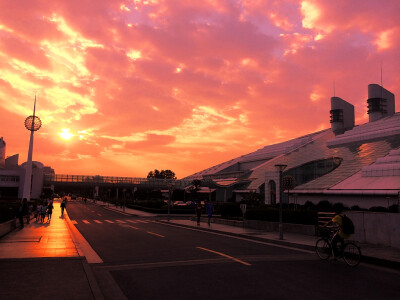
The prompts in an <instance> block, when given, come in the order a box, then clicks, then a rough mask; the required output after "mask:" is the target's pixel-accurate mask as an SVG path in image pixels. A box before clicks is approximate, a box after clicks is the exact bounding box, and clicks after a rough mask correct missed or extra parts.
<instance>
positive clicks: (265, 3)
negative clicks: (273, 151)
mask: <svg viewBox="0 0 400 300" xmlns="http://www.w3.org/2000/svg"><path fill="white" fill-rule="evenodd" d="M399 16H400V1H399V0H386V1H380V0H347V1H346V0H335V1H332V0H307V1H301V0H242V1H239V0H232V1H229V0H201V1H197V0H196V1H189V0H130V1H128V0H126V1H124V0H118V1H115V0H96V1H94V0H79V1H77V0H64V1H60V0H51V1H47V0H46V1H45V0H43V1H35V0H25V1H23V0H12V1H10V0H0V137H1V136H3V137H4V140H5V141H6V143H7V149H6V155H7V156H10V155H13V154H16V153H19V155H20V158H19V163H23V162H24V161H26V159H27V152H28V144H29V131H27V130H26V129H25V127H24V120H25V118H26V117H27V116H29V115H31V114H32V110H33V101H34V97H35V94H36V97H37V107H36V113H37V115H38V116H39V117H40V118H41V120H42V122H43V125H42V128H41V129H40V130H39V131H37V132H36V134H35V141H34V142H35V145H34V153H33V159H34V160H36V161H40V162H42V163H44V164H45V165H48V166H51V167H52V168H54V169H55V172H56V173H57V174H82V175H96V174H99V175H109V176H128V177H146V175H147V173H148V172H149V171H150V170H154V169H171V170H172V171H174V172H175V173H176V175H177V177H178V178H182V177H185V176H188V175H190V174H193V173H195V172H198V171H201V170H203V169H205V168H208V167H210V166H212V165H215V164H218V163H221V162H224V161H226V160H230V159H232V158H235V157H237V156H240V155H243V154H247V153H249V152H252V151H255V150H257V149H259V148H262V147H264V146H266V145H269V144H274V143H278V142H282V141H285V140H288V139H291V138H295V137H298V136H301V135H305V134H308V133H311V132H314V131H317V130H321V129H325V128H328V127H330V123H329V110H330V97H332V96H333V86H334V85H335V90H336V96H338V97H341V98H343V99H345V100H347V101H349V102H350V103H352V104H353V105H355V113H356V124H362V123H365V122H367V120H368V115H367V113H366V111H367V104H366V99H367V92H368V91H367V87H368V84H370V83H378V84H380V82H381V65H382V69H383V86H384V87H385V88H387V89H388V90H390V91H391V92H392V93H394V94H395V96H396V97H397V98H398V97H400V18H399ZM334 82H335V84H334ZM396 102H397V106H399V103H398V101H396ZM396 111H399V108H398V107H397V108H396Z"/></svg>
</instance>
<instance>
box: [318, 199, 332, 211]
mask: <svg viewBox="0 0 400 300" xmlns="http://www.w3.org/2000/svg"><path fill="white" fill-rule="evenodd" d="M317 210H318V211H333V208H332V204H331V203H330V202H329V201H328V200H322V201H320V202H318V204H317Z"/></svg>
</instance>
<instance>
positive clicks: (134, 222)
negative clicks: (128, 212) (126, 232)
mask: <svg viewBox="0 0 400 300" xmlns="http://www.w3.org/2000/svg"><path fill="white" fill-rule="evenodd" d="M127 221H128V222H131V223H133V224H136V223H137V222H136V221H132V220H127Z"/></svg>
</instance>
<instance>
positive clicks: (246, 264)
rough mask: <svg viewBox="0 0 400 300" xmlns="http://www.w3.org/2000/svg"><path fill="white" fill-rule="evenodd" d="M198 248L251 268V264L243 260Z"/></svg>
mask: <svg viewBox="0 0 400 300" xmlns="http://www.w3.org/2000/svg"><path fill="white" fill-rule="evenodd" d="M196 248H197V249H201V250H204V251H208V252H211V253H215V254H218V255H221V256H223V257H226V258H229V259H232V260H234V261H236V262H238V263H240V264H243V265H245V266H251V264H249V263H247V262H245V261H243V260H240V259H237V258H235V257H232V256H229V255H227V254H224V253H221V252H217V251H214V250H210V249H207V248H203V247H196Z"/></svg>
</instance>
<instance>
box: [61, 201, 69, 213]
mask: <svg viewBox="0 0 400 300" xmlns="http://www.w3.org/2000/svg"><path fill="white" fill-rule="evenodd" d="M60 206H61V216H62V215H63V214H64V209H65V207H66V206H67V204H66V202H65V200H63V201H62V202H61V205H60Z"/></svg>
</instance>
